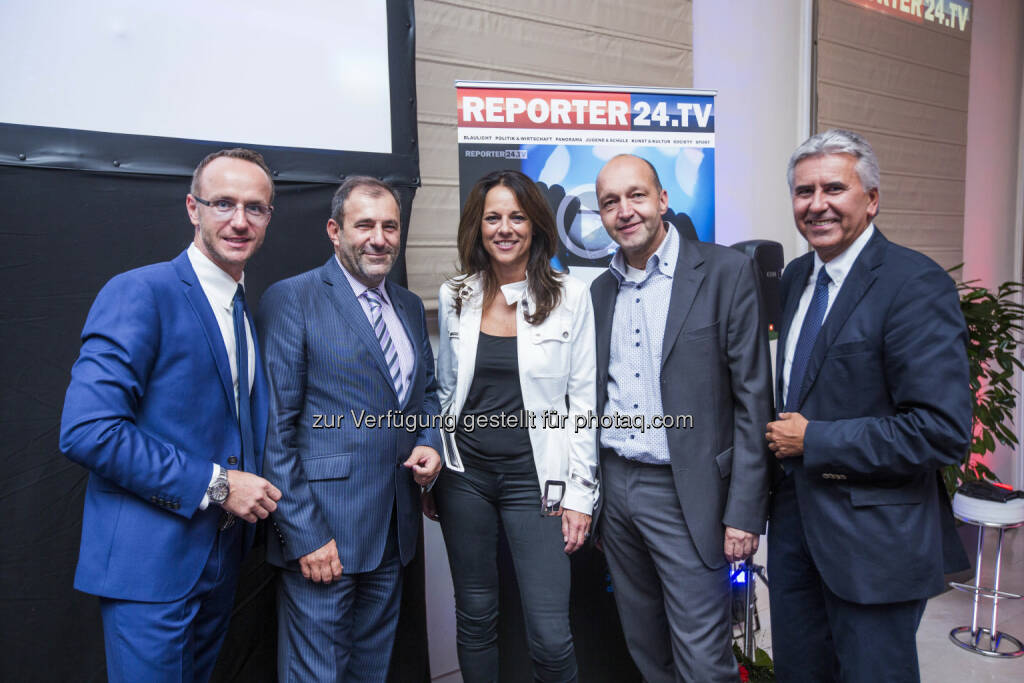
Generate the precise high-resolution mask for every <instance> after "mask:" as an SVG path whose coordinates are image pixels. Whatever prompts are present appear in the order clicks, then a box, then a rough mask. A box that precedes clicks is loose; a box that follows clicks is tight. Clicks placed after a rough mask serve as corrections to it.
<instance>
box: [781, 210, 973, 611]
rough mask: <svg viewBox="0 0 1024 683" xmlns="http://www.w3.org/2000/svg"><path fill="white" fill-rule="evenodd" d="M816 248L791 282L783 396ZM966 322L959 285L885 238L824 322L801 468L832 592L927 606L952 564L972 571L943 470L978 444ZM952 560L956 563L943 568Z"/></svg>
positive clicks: (874, 242) (785, 283)
mask: <svg viewBox="0 0 1024 683" xmlns="http://www.w3.org/2000/svg"><path fill="white" fill-rule="evenodd" d="M813 268H814V254H813V253H808V254H805V255H803V256H801V257H800V258H798V259H796V260H795V261H793V262H792V263H790V264H789V266H788V267H787V268H786V271H785V273H784V274H783V276H782V297H783V316H782V325H781V329H780V334H779V345H778V358H777V369H778V371H777V373H776V378H777V380H776V390H777V403H778V405H780V406H781V405H783V403H784V401H783V397H782V372H783V363H784V362H785V348H786V338H787V337H788V335H789V334H798V331H791V330H790V325H791V323H792V320H793V315H794V314H795V312H796V309H797V305H798V304H799V301H800V296H801V294H802V293H803V290H804V287H805V286H806V283H807V279H808V277H809V276H810V274H811V272H812V270H813ZM966 343H967V328H966V325H965V324H964V318H963V315H962V314H961V313H960V305H959V299H958V297H957V292H956V287H955V286H954V284H953V280H952V279H951V278H950V277H949V275H948V274H946V272H945V271H944V270H942V268H940V267H939V266H938V265H937V264H936V263H935V262H934V261H932V260H931V259H929V258H928V257H927V256H924V255H923V254H920V253H918V252H916V251H913V250H911V249H907V248H905V247H901V246H899V245H897V244H893V243H892V242H890V241H889V240H887V239H886V238H885V237H884V236H883V235H882V233H881V232H880V231H879V230H878V229H877V227H876V229H875V234H874V235H872V237H871V239H870V240H869V241H868V243H867V244H866V245H865V247H864V250H863V251H862V252H861V253H860V255H859V256H858V257H857V260H856V261H855V262H854V264H853V267H852V268H851V269H850V273H849V275H847V278H846V281H845V282H844V283H843V286H842V289H840V290H839V295H838V296H837V297H836V299H835V302H834V303H833V304H832V308H831V309H830V310H829V313H828V316H827V317H826V318H825V322H824V324H823V326H822V328H821V332H820V333H819V335H818V338H817V341H816V342H815V345H814V348H813V350H812V353H811V358H810V360H809V361H808V365H807V370H806V373H805V374H804V380H803V384H802V386H801V387H800V393H799V399H798V406H797V408H796V412H799V413H800V414H802V415H803V416H804V417H805V418H807V419H808V420H809V421H810V422H809V424H808V425H807V431H806V434H805V436H804V455H803V457H802V458H797V459H795V460H794V469H793V473H792V475H791V476H793V477H795V480H794V483H795V486H796V493H797V498H798V501H799V504H800V515H801V518H802V521H803V527H804V531H805V535H806V539H807V546H808V548H809V550H810V553H811V555H812V556H813V558H814V562H815V565H816V566H817V568H818V571H819V572H820V573H821V576H822V578H823V579H824V581H825V583H826V585H828V587H829V589H831V590H832V592H834V593H835V594H836V595H838V596H839V597H841V598H843V599H844V600H849V601H852V602H857V603H862V604H873V603H887V602H900V601H904V600H916V599H922V598H927V597H929V596H932V595H935V594H937V593H939V592H941V591H942V589H943V587H944V584H943V578H942V575H943V567H944V564H945V569H946V571H953V570H956V569H959V568H963V567H964V566H966V557H965V556H964V553H963V548H962V546H961V544H960V542H959V539H958V538H957V536H956V533H955V529H954V528H953V521H952V516H951V510H950V504H949V497H948V496H947V495H946V493H945V489H944V488H943V484H942V479H941V476H939V473H938V470H939V469H940V468H941V467H943V466H945V465H950V464H956V463H959V462H960V459H961V458H962V457H963V456H964V454H965V453H966V452H967V448H968V445H969V443H970V436H971V413H972V403H971V393H970V386H969V381H968V370H967V354H966ZM944 560H945V562H944Z"/></svg>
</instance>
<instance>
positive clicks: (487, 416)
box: [455, 332, 535, 472]
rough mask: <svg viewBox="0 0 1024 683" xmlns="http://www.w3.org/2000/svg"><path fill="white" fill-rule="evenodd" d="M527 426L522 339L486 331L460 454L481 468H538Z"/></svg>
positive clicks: (459, 438) (461, 425)
mask: <svg viewBox="0 0 1024 683" xmlns="http://www.w3.org/2000/svg"><path fill="white" fill-rule="evenodd" d="M482 421H485V422H484V423H483V424H481V422H482ZM527 426H528V425H527V421H526V419H525V409H524V407H523V392H522V389H521V387H520V386H519V358H518V353H517V351H516V338H515V337H496V336H494V335H490V334H487V333H485V332H481V333H480V341H479V344H478V345H477V349H476V369H475V370H474V372H473V383H472V384H471V385H470V387H469V393H468V394H467V395H466V403H465V404H464V405H463V407H462V413H461V414H460V415H459V420H458V425H457V428H456V431H455V442H456V444H457V445H458V447H459V454H460V455H461V456H462V458H463V459H464V460H465V461H466V463H467V464H470V465H472V466H475V467H479V468H481V469H487V470H500V471H501V472H532V471H534V467H535V466H534V463H533V450H532V449H531V448H530V433H529V431H528V430H527Z"/></svg>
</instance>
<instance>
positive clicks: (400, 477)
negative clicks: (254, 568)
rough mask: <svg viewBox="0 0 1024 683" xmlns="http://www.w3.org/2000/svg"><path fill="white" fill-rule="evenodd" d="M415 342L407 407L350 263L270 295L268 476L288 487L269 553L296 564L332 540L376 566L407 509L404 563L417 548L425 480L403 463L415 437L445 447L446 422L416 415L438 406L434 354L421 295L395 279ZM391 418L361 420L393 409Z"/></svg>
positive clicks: (364, 564) (264, 304)
mask: <svg viewBox="0 0 1024 683" xmlns="http://www.w3.org/2000/svg"><path fill="white" fill-rule="evenodd" d="M387 291H388V295H389V297H390V298H391V301H392V303H393V304H394V306H395V312H396V313H397V314H398V318H399V319H400V320H401V321H402V323H403V325H404V326H405V332H406V334H407V335H408V337H409V340H410V342H412V346H413V351H414V356H415V359H416V367H415V371H414V372H413V382H412V387H411V389H410V390H409V391H408V392H407V397H406V402H405V405H399V403H398V397H397V394H396V392H395V388H394V385H393V384H392V382H391V376H390V374H389V372H388V370H387V366H386V364H385V362H384V354H383V352H382V351H381V348H380V343H379V342H378V341H377V337H376V335H375V334H374V332H373V328H372V327H371V326H370V322H369V320H367V318H366V314H365V313H364V312H363V308H362V306H361V305H360V304H359V302H358V301H357V300H356V297H355V294H354V293H353V291H352V287H351V286H350V285H349V283H348V280H347V279H346V277H345V274H344V273H342V272H341V267H340V266H339V265H338V262H337V260H336V259H335V258H334V257H333V256H332V257H331V258H330V259H329V260H328V261H327V263H326V264H324V265H323V266H322V267H320V268H316V269H314V270H311V271H308V272H306V273H302V274H301V275H297V276H295V277H292V278H289V279H287V280H282V281H281V282H278V283H277V284H275V285H273V286H272V287H270V289H268V290H267V292H266V293H265V294H264V295H263V299H262V300H261V302H260V335H261V338H262V339H263V343H264V347H265V350H266V351H265V356H264V360H265V363H266V370H267V381H268V385H269V387H270V392H269V393H270V425H269V428H268V430H267V449H266V471H265V476H266V477H267V478H268V479H269V480H270V481H272V482H273V483H274V485H276V486H277V487H278V488H280V489H281V500H280V501H279V502H278V508H277V511H276V512H274V513H273V515H272V519H273V522H274V529H275V532H276V533H274V534H270V538H269V541H268V547H267V560H268V561H269V562H271V563H272V564H275V565H277V566H280V567H288V566H292V567H297V560H298V558H300V557H302V556H303V555H306V554H307V553H310V552H312V551H314V550H316V549H317V548H320V547H321V546H323V545H324V544H326V543H327V542H328V541H329V540H331V539H332V538H333V539H335V541H336V543H337V546H338V554H339V556H340V559H341V563H342V565H343V566H344V571H345V573H346V574H351V573H359V572H366V571H370V570H373V569H376V568H377V566H378V564H379V563H380V560H381V557H382V555H383V553H384V547H385V544H386V542H387V532H388V525H389V522H390V520H391V513H392V509H393V508H395V509H397V512H398V518H397V520H396V527H397V530H398V543H399V551H400V554H401V559H402V562H403V564H404V563H408V562H409V561H410V560H411V559H412V557H413V555H414V554H415V552H416V541H417V538H418V534H419V528H420V502H419V486H417V485H416V483H415V481H414V480H413V478H412V474H411V472H410V471H409V470H407V469H406V468H405V467H403V466H402V463H403V462H404V461H405V459H406V458H407V457H409V453H410V452H411V451H412V449H413V448H414V447H415V446H417V445H427V446H431V447H432V448H434V449H435V450H437V451H438V452H440V451H441V444H440V435H439V433H438V432H437V430H436V429H432V428H430V427H421V426H420V425H418V424H414V425H413V426H412V427H410V428H409V429H404V428H400V427H396V426H394V423H395V421H397V420H398V419H399V411H403V412H404V415H405V418H406V419H413V418H415V417H416V416H417V415H426V416H433V415H437V413H438V402H437V395H436V384H435V382H434V355H433V352H432V351H431V349H430V340H429V337H428V335H427V325H426V318H425V315H424V311H423V303H422V302H421V301H420V299H419V297H417V296H416V295H415V294H413V293H411V292H409V291H408V290H406V289H404V288H402V287H399V286H398V285H395V284H394V283H391V282H388V283H387ZM389 411H391V415H392V426H387V425H386V424H384V425H381V424H377V425H370V424H369V423H363V424H362V425H359V424H357V421H356V419H355V418H357V417H359V416H361V415H362V416H366V417H367V418H369V419H377V418H382V419H386V417H387V415H388V414H389Z"/></svg>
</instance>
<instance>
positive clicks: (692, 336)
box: [680, 321, 718, 341]
mask: <svg viewBox="0 0 1024 683" xmlns="http://www.w3.org/2000/svg"><path fill="white" fill-rule="evenodd" d="M680 336H682V338H683V339H687V340H690V341H695V340H697V339H704V338H705V337H716V336H718V322H717V321H716V322H713V323H711V324H710V325H705V326H704V327H698V328H696V329H693V330H683V331H682V332H681V333H680Z"/></svg>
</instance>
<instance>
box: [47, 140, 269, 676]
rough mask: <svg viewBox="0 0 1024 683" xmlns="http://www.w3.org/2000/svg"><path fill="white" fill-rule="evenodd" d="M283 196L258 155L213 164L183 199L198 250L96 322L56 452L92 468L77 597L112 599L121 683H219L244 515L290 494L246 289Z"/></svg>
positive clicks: (112, 639)
mask: <svg viewBox="0 0 1024 683" xmlns="http://www.w3.org/2000/svg"><path fill="white" fill-rule="evenodd" d="M273 197H274V184H273V181H272V180H271V177H270V170H269V169H268V168H267V165H266V163H265V162H264V161H263V158H262V157H261V156H260V155H259V154H257V153H256V152H252V151H250V150H245V149H232V150H223V151H220V152H216V153H214V154H211V155H209V156H208V157H206V158H205V159H203V161H202V162H201V163H200V164H199V166H198V167H197V168H196V170H195V173H194V175H193V177H192V188H191V193H190V194H188V195H187V197H186V200H185V205H186V208H187V210H188V215H189V218H190V219H191V221H192V224H193V225H194V226H195V237H194V241H193V243H192V245H191V246H189V248H188V249H186V250H185V251H184V252H182V253H181V254H180V255H179V256H178V257H177V258H175V259H174V260H173V261H170V262H166V263H157V264H154V265H151V266H146V267H144V268H139V269H137V270H132V271H129V272H127V273H122V274H121V275H118V276H117V277H115V278H113V279H112V280H111V281H110V282H108V283H107V284H106V285H105V286H104V287H103V289H102V290H101V291H100V293H99V294H98V295H97V297H96V301H95V302H94V303H93V306H92V309H91V310H90V311H89V317H88V319H87V320H86V323H85V329H84V330H83V332H82V350H81V354H80V355H79V357H78V361H77V362H76V363H75V365H74V367H73V368H72V370H71V385H70V386H69V387H68V391H67V396H66V398H65V401H64V413H63V416H62V419H61V435H60V446H61V449H62V450H63V451H64V453H65V454H67V456H68V457H69V458H71V459H72V460H74V461H75V462H78V463H80V464H81V465H84V466H85V467H86V468H88V469H89V470H90V475H89V485H88V487H87V489H86V493H85V513H84V518H83V520H82V545H81V551H80V554H79V560H78V570H77V572H76V574H75V588H77V589H79V590H81V591H85V592H87V593H93V594H95V595H98V596H100V610H101V613H102V616H103V633H104V639H105V641H106V654H107V673H108V677H109V680H111V681H147V682H152V681H168V682H170V681H205V680H207V679H208V678H209V677H210V674H211V672H212V670H213V666H214V664H215V662H216V659H217V652H218V650H219V649H220V644H221V642H222V640H223V638H224V634H225V632H226V630H227V624H228V619H229V617H230V615H231V607H232V602H233V599H234V593H235V586H236V583H237V579H238V566H239V564H240V563H241V560H242V557H243V555H244V554H245V552H246V550H247V549H248V548H249V546H250V544H251V542H252V537H253V531H252V529H253V527H252V524H240V523H235V522H236V518H239V517H240V518H242V519H244V520H245V521H246V522H255V521H256V520H257V519H265V518H266V517H267V516H268V515H269V514H270V512H272V511H273V510H274V509H275V508H276V503H275V501H277V500H278V499H280V497H281V494H280V492H279V491H278V490H277V488H275V487H274V486H273V485H272V484H270V483H269V482H268V481H266V480H265V479H263V478H261V477H260V476H258V473H259V472H260V469H261V465H262V452H263V437H264V434H265V431H266V408H267V398H266V386H265V382H264V378H263V371H262V368H261V367H260V363H259V362H258V355H259V347H258V345H257V343H256V335H255V333H254V329H253V323H252V319H251V317H250V316H249V315H248V309H247V308H246V306H245V297H244V287H243V284H244V274H243V269H244V268H245V264H246V262H247V261H248V260H249V258H250V257H251V256H252V255H253V254H254V253H255V252H256V250H257V249H258V248H259V246H260V244H262V242H263V237H264V235H265V234H266V230H267V224H268V223H269V221H270V214H271V212H272V210H273V207H272V206H271V202H272V201H273ZM236 332H237V333H238V334H236Z"/></svg>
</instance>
